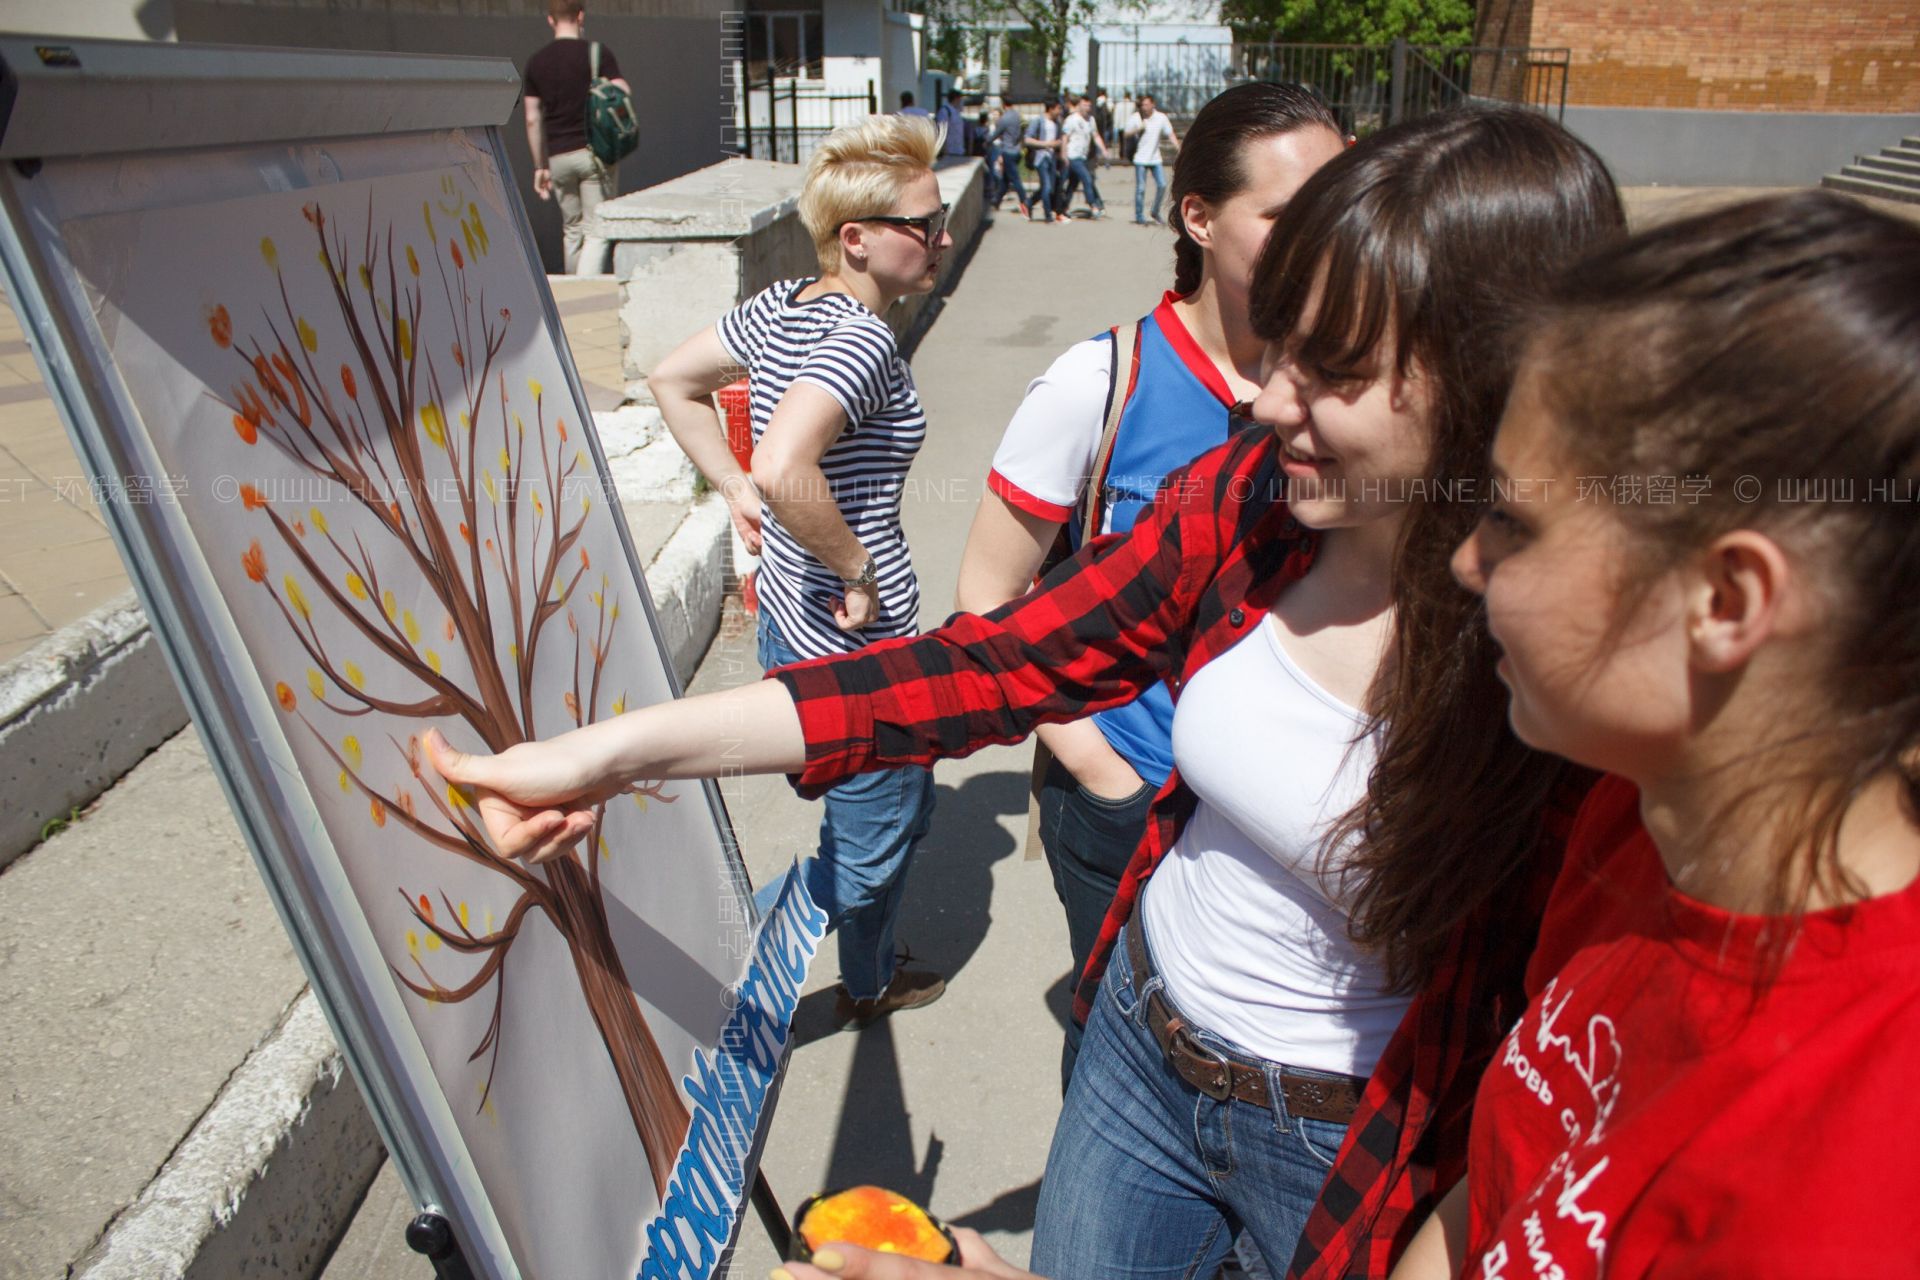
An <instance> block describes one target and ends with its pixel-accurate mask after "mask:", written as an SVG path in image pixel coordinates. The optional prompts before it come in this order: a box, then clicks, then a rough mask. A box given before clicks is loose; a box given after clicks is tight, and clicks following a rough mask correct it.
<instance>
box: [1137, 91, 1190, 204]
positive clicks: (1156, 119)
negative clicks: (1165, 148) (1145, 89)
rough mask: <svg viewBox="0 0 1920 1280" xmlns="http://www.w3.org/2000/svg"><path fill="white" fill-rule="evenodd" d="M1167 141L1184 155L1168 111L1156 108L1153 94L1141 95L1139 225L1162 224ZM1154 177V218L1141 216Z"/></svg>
mask: <svg viewBox="0 0 1920 1280" xmlns="http://www.w3.org/2000/svg"><path fill="white" fill-rule="evenodd" d="M1162 139H1164V140H1166V141H1168V142H1171V143H1172V144H1173V153H1174V154H1175V155H1176V156H1177V155H1179V154H1180V135H1179V134H1177V133H1175V132H1174V131H1173V121H1172V119H1171V118H1169V117H1168V115H1167V113H1166V112H1164V111H1159V110H1156V109H1155V106H1154V101H1153V95H1152V94H1150V93H1143V94H1141V95H1140V142H1139V145H1138V146H1136V147H1135V148H1134V152H1133V221H1134V223H1135V225H1137V226H1145V225H1146V224H1147V223H1148V222H1158V221H1160V203H1161V201H1162V200H1163V199H1165V197H1166V194H1167V169H1166V166H1165V165H1163V164H1161V163H1160V143H1161V140H1162ZM1148 174H1152V175H1153V217H1152V218H1146V217H1143V216H1141V209H1142V208H1143V206H1144V205H1145V203H1146V195H1147V175H1148Z"/></svg>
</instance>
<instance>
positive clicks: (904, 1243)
mask: <svg viewBox="0 0 1920 1280" xmlns="http://www.w3.org/2000/svg"><path fill="white" fill-rule="evenodd" d="M797 1234H798V1235H799V1236H800V1238H801V1240H802V1241H804V1242H805V1245H806V1249H807V1256H808V1257H810V1256H812V1252H813V1251H814V1250H815V1249H818V1248H820V1247H821V1246H823V1245H826V1244H829V1243H832V1242H833V1241H845V1242H846V1243H848V1244H857V1245H860V1246H862V1247H864V1248H868V1249H875V1250H878V1251H880V1252H882V1253H897V1254H899V1255H901V1256H902V1257H906V1258H918V1259H920V1260H921V1261H922V1262H945V1261H947V1260H948V1259H949V1258H951V1257H952V1256H953V1241H952V1240H951V1238H950V1237H948V1235H947V1234H946V1232H945V1231H943V1230H942V1229H941V1227H940V1224H939V1223H937V1222H935V1221H934V1220H933V1217H932V1215H931V1214H929V1213H928V1212H927V1211H926V1210H925V1209H922V1208H921V1207H920V1206H919V1205H917V1204H915V1203H914V1202H913V1201H911V1200H909V1199H907V1198H906V1197H905V1196H903V1195H900V1194H899V1193H898V1192H894V1191H888V1190H887V1189H886V1188H884V1187H849V1188H848V1189H847V1190H845V1191H835V1192H831V1193H829V1194H827V1195H824V1196H820V1197H818V1198H816V1199H814V1200H812V1201H810V1202H809V1203H808V1204H807V1206H806V1207H805V1208H804V1209H802V1210H801V1212H800V1221H799V1224H798V1231H797ZM800 1260H801V1261H804V1260H805V1258H802V1259H800Z"/></svg>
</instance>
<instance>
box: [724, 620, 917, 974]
mask: <svg viewBox="0 0 1920 1280" xmlns="http://www.w3.org/2000/svg"><path fill="white" fill-rule="evenodd" d="M799 661H800V655H799V654H797V653H795V652H794V651H793V649H792V648H790V647H789V646H788V644H787V642H786V641H785V640H784V639H782V638H781V636H780V633H779V631H777V630H776V629H775V628H774V625H773V622H772V620H771V619H769V618H768V617H767V615H766V614H765V613H762V614H761V615H760V665H761V666H762V667H767V668H773V667H784V666H786V665H788V664H790V663H794V662H799ZM826 803H827V811H826V814H825V816H823V817H822V818H821V819H820V852H819V856H818V857H814V858H809V859H807V860H806V861H805V862H804V863H802V864H801V874H802V875H804V876H806V877H807V889H808V891H809V892H810V893H812V894H813V900H814V901H815V902H817V903H819V904H820V909H821V910H822V911H825V912H826V913H827V928H828V929H829V930H838V931H839V933H840V981H841V982H842V983H844V984H845V985H846V988H847V994H848V995H850V996H852V997H853V998H854V999H856V1000H870V999H872V998H873V997H875V996H877V995H879V994H880V993H881V992H883V991H885V990H886V989H887V984H888V983H889V982H891V981H892V980H893V969H894V941H893V926H894V922H895V920H896V919H898V917H899V915H900V901H901V899H902V898H903V897H904V896H905V895H906V888H907V866H908V864H909V863H910V862H911V861H912V860H913V851H914V848H915V847H916V846H917V845H918V844H919V843H920V840H921V839H922V837H924V836H925V835H926V834H927V828H928V826H930V825H931V823H932V821H933V774H932V772H931V771H929V770H927V769H923V768H920V767H918V766H911V767H908V768H905V769H888V770H885V771H884V772H880V773H863V774H861V775H859V776H858V777H856V778H852V779H849V780H848V781H846V782H843V783H841V784H840V785H839V786H837V787H835V788H834V789H833V790H831V791H829V792H827V796H826ZM785 880H786V877H784V876H781V877H777V878H775V879H774V880H773V881H771V882H770V883H768V884H766V885H764V886H762V887H761V889H760V891H759V892H758V893H756V894H755V895H754V902H755V903H756V904H758V905H759V907H760V909H761V911H762V913H764V912H766V911H767V910H769V909H771V907H772V905H773V903H774V901H775V900H776V899H777V898H779V896H780V886H781V885H782V884H784V883H785Z"/></svg>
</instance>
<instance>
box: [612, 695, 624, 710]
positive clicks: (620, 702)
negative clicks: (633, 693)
mask: <svg viewBox="0 0 1920 1280" xmlns="http://www.w3.org/2000/svg"><path fill="white" fill-rule="evenodd" d="M626 710H627V695H626V694H624V693H623V694H621V695H620V696H619V697H617V698H615V699H614V700H613V714H615V715H624V714H626Z"/></svg>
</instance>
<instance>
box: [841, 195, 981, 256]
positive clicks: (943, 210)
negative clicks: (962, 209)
mask: <svg viewBox="0 0 1920 1280" xmlns="http://www.w3.org/2000/svg"><path fill="white" fill-rule="evenodd" d="M952 207H953V206H952V205H946V204H943V205H941V206H940V212H938V213H923V214H921V215H920V216H919V217H917V218H909V217H907V216H906V215H905V214H899V213H876V214H874V215H873V216H872V217H869V218H848V219H847V222H882V223H885V224H886V225H887V226H889V227H905V228H906V229H908V230H909V231H918V232H919V233H920V236H919V240H920V243H921V244H923V245H925V246H927V248H929V249H931V248H933V246H935V245H937V244H939V243H940V237H941V236H943V235H945V234H947V212H948V210H950V209H952ZM847 222H843V223H841V224H840V226H842V227H844V226H846V225H847ZM834 229H835V230H836V231H837V230H839V228H838V227H836V228H834Z"/></svg>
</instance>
